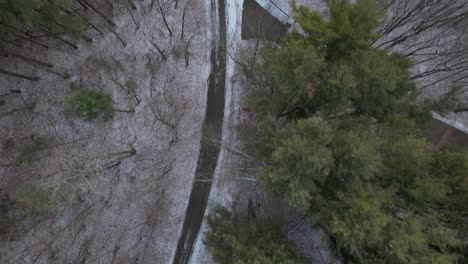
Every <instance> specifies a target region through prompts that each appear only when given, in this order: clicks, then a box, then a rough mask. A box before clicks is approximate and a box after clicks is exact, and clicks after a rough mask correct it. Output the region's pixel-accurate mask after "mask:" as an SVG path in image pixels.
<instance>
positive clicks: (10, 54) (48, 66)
mask: <svg viewBox="0 0 468 264" xmlns="http://www.w3.org/2000/svg"><path fill="white" fill-rule="evenodd" d="M0 55H1V56H4V57H16V58H19V59H21V60H23V61H27V62H30V63H34V64H37V65H41V66H45V67H47V68H53V67H54V65H53V64H50V63H47V62H43V61H40V60H37V59H34V58H30V57H26V56H23V55H21V54H18V53H14V52H7V51H0Z"/></svg>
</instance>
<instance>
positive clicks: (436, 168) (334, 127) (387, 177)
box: [249, 0, 468, 263]
mask: <svg viewBox="0 0 468 264" xmlns="http://www.w3.org/2000/svg"><path fill="white" fill-rule="evenodd" d="M373 3H374V1H371V0H357V1H356V3H355V4H351V3H350V1H348V0H331V1H328V4H329V7H330V16H329V18H327V19H325V18H324V17H322V16H321V15H320V14H319V13H318V12H312V11H310V10H308V9H307V8H305V7H294V9H295V13H296V21H298V23H299V24H300V26H301V28H302V31H303V32H301V33H297V32H296V33H291V34H290V35H288V36H287V37H286V39H285V41H284V42H283V43H281V45H279V46H275V47H267V48H265V49H263V50H262V52H261V58H260V60H259V62H257V63H256V64H255V65H254V66H253V67H252V69H253V72H252V73H253V74H252V76H253V77H254V78H253V86H254V92H253V96H252V97H251V98H250V101H249V102H251V104H252V106H253V107H255V109H257V110H258V111H259V112H261V113H263V114H265V115H272V116H275V117H277V118H278V119H277V120H276V122H275V125H268V124H271V119H265V120H266V121H265V123H267V125H266V126H262V129H263V139H262V140H260V141H259V140H257V142H256V144H255V148H254V149H255V151H256V156H257V158H258V160H260V161H261V162H260V164H262V165H261V166H260V175H259V177H260V179H262V180H263V182H264V183H265V185H266V187H267V189H268V190H269V191H270V192H272V193H274V194H277V195H279V196H281V197H283V198H284V199H285V200H286V201H287V202H288V203H289V205H291V206H292V207H295V208H296V209H298V210H300V211H302V212H303V213H305V214H306V215H307V216H309V219H310V220H311V221H312V222H313V223H315V224H318V225H319V226H321V227H322V228H323V230H325V232H326V233H327V234H328V235H329V237H330V239H331V241H333V244H334V247H335V249H336V251H337V252H339V253H341V256H342V257H343V258H345V259H347V260H348V261H352V262H353V263H455V262H456V261H457V260H460V259H461V258H462V257H463V255H465V256H466V255H467V253H468V249H467V245H466V241H467V238H468V237H467V236H468V235H467V234H468V232H467V228H466V227H467V226H468V220H467V218H466V213H464V212H466V210H467V208H466V204H468V200H467V194H468V186H467V182H468V168H467V166H468V165H467V160H468V152H463V151H459V150H454V149H451V148H449V147H446V148H435V147H434V146H431V145H430V144H429V142H428V141H427V140H426V139H425V137H424V133H423V131H422V128H423V127H422V126H421V123H420V121H421V119H420V117H422V116H423V117H427V116H428V113H429V110H431V109H437V108H441V107H442V106H443V105H446V104H447V102H450V100H451V98H443V101H438V102H435V101H434V102H429V103H421V102H418V101H417V100H416V99H417V95H418V94H417V90H416V85H415V83H414V82H413V81H412V80H411V78H410V73H409V67H410V63H409V61H407V60H406V59H404V58H403V57H401V56H399V55H398V54H389V53H387V52H386V51H383V50H379V49H377V48H375V47H373V45H372V44H373V42H374V41H375V40H376V38H377V35H376V34H375V32H376V28H377V27H378V26H379V21H380V15H381V14H380V13H379V12H378V11H376V10H377V8H376V7H375V6H374V4H373ZM442 108H443V107H442ZM283 117H285V118H283Z"/></svg>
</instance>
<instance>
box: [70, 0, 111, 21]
mask: <svg viewBox="0 0 468 264" xmlns="http://www.w3.org/2000/svg"><path fill="white" fill-rule="evenodd" d="M78 1H82V2H83V3H84V4H86V5H87V6H89V8H91V9H92V10H93V11H94V12H96V14H98V15H99V16H100V17H102V19H104V20H105V21H106V22H107V23H108V24H109V25H111V26H112V27H115V26H116V25H115V23H114V22H113V21H112V20H110V19H109V18H107V17H106V16H105V15H104V14H103V13H102V12H101V11H99V9H97V8H96V7H94V6H93V5H92V4H90V3H89V2H88V1H87V0H78Z"/></svg>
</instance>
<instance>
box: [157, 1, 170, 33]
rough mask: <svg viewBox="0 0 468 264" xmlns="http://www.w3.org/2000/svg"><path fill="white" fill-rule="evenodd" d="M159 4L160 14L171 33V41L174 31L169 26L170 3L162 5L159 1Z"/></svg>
mask: <svg viewBox="0 0 468 264" xmlns="http://www.w3.org/2000/svg"><path fill="white" fill-rule="evenodd" d="M153 2H154V1H153ZM157 2H158V9H159V13H160V14H161V16H162V19H163V22H164V25H165V26H166V29H167V31H168V32H169V39H172V30H171V27H170V26H169V23H168V22H167V18H166V16H167V12H168V9H169V6H168V5H167V3H168V2H164V3H161V0H157Z"/></svg>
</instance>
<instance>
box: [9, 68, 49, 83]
mask: <svg viewBox="0 0 468 264" xmlns="http://www.w3.org/2000/svg"><path fill="white" fill-rule="evenodd" d="M0 74H5V75H9V76H13V77H16V78H21V79H25V80H29V81H33V82H37V81H40V80H41V78H39V77H37V76H28V75H24V74H21V73H14V72H9V71H5V70H2V69H0Z"/></svg>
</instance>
